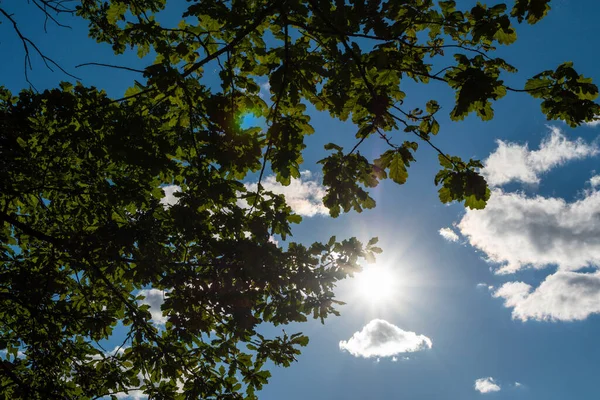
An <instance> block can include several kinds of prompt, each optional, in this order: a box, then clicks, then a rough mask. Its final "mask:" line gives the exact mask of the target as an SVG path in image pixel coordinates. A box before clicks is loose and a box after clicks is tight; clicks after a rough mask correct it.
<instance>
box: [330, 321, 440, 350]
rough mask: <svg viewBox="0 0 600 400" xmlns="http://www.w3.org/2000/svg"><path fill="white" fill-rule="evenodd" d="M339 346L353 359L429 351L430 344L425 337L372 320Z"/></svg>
mask: <svg viewBox="0 0 600 400" xmlns="http://www.w3.org/2000/svg"><path fill="white" fill-rule="evenodd" d="M339 346H340V349H341V350H346V351H348V352H349V353H350V354H352V355H353V356H355V357H365V358H370V357H393V356H395V355H397V354H401V353H411V352H415V351H419V350H423V349H430V348H431V346H432V342H431V339H429V338H428V337H427V336H424V335H417V334H416V333H414V332H407V331H404V330H402V329H400V328H398V327H397V326H395V325H393V324H390V323H389V322H387V321H385V320H382V319H374V320H372V321H371V322H369V323H368V324H367V325H365V326H364V327H363V328H362V330H360V331H358V332H355V333H354V335H352V337H351V338H350V339H349V340H348V341H345V340H342V341H340V343H339Z"/></svg>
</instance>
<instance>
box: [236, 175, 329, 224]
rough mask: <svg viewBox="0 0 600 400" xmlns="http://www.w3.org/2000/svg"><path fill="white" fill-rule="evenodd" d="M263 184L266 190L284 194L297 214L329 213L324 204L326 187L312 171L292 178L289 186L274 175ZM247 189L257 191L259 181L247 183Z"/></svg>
mask: <svg viewBox="0 0 600 400" xmlns="http://www.w3.org/2000/svg"><path fill="white" fill-rule="evenodd" d="M261 184H262V186H263V188H264V189H265V190H266V191H270V192H273V193H275V194H282V195H284V196H285V200H286V202H287V204H288V205H289V206H290V207H291V208H292V210H294V212H295V213H296V214H299V215H302V216H305V217H312V216H315V215H329V210H328V209H327V207H325V206H324V205H323V197H324V196H325V193H326V192H325V187H323V186H322V185H321V183H320V182H319V181H318V180H316V179H315V178H314V177H313V175H312V173H311V172H310V171H302V172H301V173H300V178H298V179H292V181H291V183H290V184H289V185H288V186H283V185H282V184H281V183H279V182H277V180H276V179H275V176H273V175H271V176H267V177H266V178H264V179H263V181H262V182H261ZM246 189H248V190H249V191H254V192H255V191H256V189H257V183H247V184H246Z"/></svg>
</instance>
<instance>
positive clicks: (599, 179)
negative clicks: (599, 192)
mask: <svg viewBox="0 0 600 400" xmlns="http://www.w3.org/2000/svg"><path fill="white" fill-rule="evenodd" d="M590 185H591V186H592V187H593V188H596V187H598V186H600V175H594V176H592V177H591V178H590Z"/></svg>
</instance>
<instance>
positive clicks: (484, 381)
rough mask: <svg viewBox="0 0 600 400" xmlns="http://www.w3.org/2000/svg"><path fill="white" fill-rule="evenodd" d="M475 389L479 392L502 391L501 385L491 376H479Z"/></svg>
mask: <svg viewBox="0 0 600 400" xmlns="http://www.w3.org/2000/svg"><path fill="white" fill-rule="evenodd" d="M475 390H477V391H478V392H479V393H492V392H499V391H500V385H498V384H497V383H496V381H495V380H494V378H492V377H491V376H489V377H487V378H479V379H477V380H476V381H475Z"/></svg>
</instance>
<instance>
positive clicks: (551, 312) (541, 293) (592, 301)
mask: <svg viewBox="0 0 600 400" xmlns="http://www.w3.org/2000/svg"><path fill="white" fill-rule="evenodd" d="M493 296H494V297H498V298H502V299H504V305H505V306H506V307H509V308H512V309H513V311H512V316H513V318H514V319H520V320H522V321H526V320H528V319H534V320H538V321H574V320H583V319H586V318H587V317H588V316H589V315H591V314H598V313H600V272H599V271H596V272H593V273H583V272H572V271H558V272H556V273H554V274H552V275H549V276H548V277H546V279H545V280H544V282H542V284H541V285H540V286H539V287H537V288H536V289H535V290H533V288H532V286H531V285H528V284H526V283H524V282H508V283H505V284H504V285H502V286H501V287H500V288H498V290H496V292H494V294H493Z"/></svg>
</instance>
